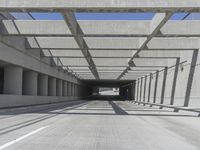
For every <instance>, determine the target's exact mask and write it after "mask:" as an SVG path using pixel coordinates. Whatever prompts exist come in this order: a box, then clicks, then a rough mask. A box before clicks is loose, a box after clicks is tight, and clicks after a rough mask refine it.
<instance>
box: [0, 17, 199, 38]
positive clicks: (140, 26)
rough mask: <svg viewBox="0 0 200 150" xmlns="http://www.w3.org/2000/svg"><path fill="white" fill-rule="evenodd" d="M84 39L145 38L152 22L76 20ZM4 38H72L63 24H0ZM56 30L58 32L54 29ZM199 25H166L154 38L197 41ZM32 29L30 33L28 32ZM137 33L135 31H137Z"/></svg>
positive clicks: (32, 22) (18, 21) (187, 23)
mask: <svg viewBox="0 0 200 150" xmlns="http://www.w3.org/2000/svg"><path fill="white" fill-rule="evenodd" d="M77 22H78V24H79V25H80V28H81V29H82V30H83V32H84V34H82V35H79V36H83V37H147V36H149V35H150V34H151V21H140V20H139V21H138V20H137V21H134V20H129V21H126V20H119V21H117V20H116V21H113V22H111V21H107V20H103V21H102V20H98V21H97V20H95V21H93V20H87V21H85V20H79V21H77ZM1 25H2V26H1V27H2V29H3V28H4V30H2V34H3V35H4V36H37V37H38V36H44V37H45V36H46V37H52V36H54V37H72V36H76V35H74V34H72V33H71V32H70V30H69V28H68V27H67V26H66V24H65V22H64V20H59V21H57V20H2V22H1ZM58 26H59V28H57V27H58ZM199 26H200V21H198V20H195V21H194V20H190V21H188V20H181V21H173V20H170V21H168V22H167V23H166V24H165V26H163V27H162V28H161V29H160V31H161V33H162V34H157V35H155V37H199V36H200V29H199V28H198V27H199ZM30 28H31V30H30ZM136 29H137V30H136Z"/></svg>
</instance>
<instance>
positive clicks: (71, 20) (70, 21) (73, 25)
mask: <svg viewBox="0 0 200 150" xmlns="http://www.w3.org/2000/svg"><path fill="white" fill-rule="evenodd" d="M63 18H64V20H65V22H66V24H67V25H68V27H69V29H70V31H71V33H72V34H74V35H76V36H75V37H74V39H75V40H76V42H77V44H78V46H79V48H80V49H81V52H82V54H83V55H84V57H85V59H86V60H87V62H88V64H89V68H90V70H91V72H92V73H93V75H94V77H95V78H96V79H99V74H98V72H97V69H96V66H95V63H94V61H93V59H92V56H91V54H90V52H89V50H88V45H87V43H86V42H85V40H84V39H83V37H81V36H79V35H83V34H84V33H83V31H82V29H81V28H80V26H79V24H78V22H77V20H76V18H75V16H74V13H73V12H67V13H63Z"/></svg>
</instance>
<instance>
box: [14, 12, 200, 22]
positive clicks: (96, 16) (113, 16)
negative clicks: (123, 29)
mask: <svg viewBox="0 0 200 150" xmlns="http://www.w3.org/2000/svg"><path fill="white" fill-rule="evenodd" d="M12 14H13V15H14V16H15V17H16V18H17V19H31V18H30V17H29V16H28V14H27V13H12ZM31 14H32V16H33V17H34V18H35V19H38V20H62V19H63V18H62V15H61V14H60V13H31ZM185 15H187V13H176V14H174V15H173V16H172V18H171V20H180V19H182V18H183V17H184V16H185ZM75 16H76V18H77V19H78V20H151V19H152V18H153V16H154V13H76V14H75ZM186 19H189V20H190V19H198V20H199V19H200V13H193V14H191V15H189V16H188V17H187V18H186Z"/></svg>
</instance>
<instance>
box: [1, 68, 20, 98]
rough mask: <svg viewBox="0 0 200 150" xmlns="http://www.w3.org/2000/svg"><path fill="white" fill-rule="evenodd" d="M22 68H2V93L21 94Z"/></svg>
mask: <svg viewBox="0 0 200 150" xmlns="http://www.w3.org/2000/svg"><path fill="white" fill-rule="evenodd" d="M22 74H23V68H22V67H18V66H6V67H5V68H4V94H12V95H22Z"/></svg>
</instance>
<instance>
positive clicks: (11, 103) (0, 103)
mask: <svg viewBox="0 0 200 150" xmlns="http://www.w3.org/2000/svg"><path fill="white" fill-rule="evenodd" d="M77 99H79V97H67V96H64V97H58V96H37V97H36V96H30V95H23V96H21V95H6V94H4V95H0V108H9V107H21V106H31V105H41V104H51V103H58V102H63V101H64V102H65V101H68V100H77Z"/></svg>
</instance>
